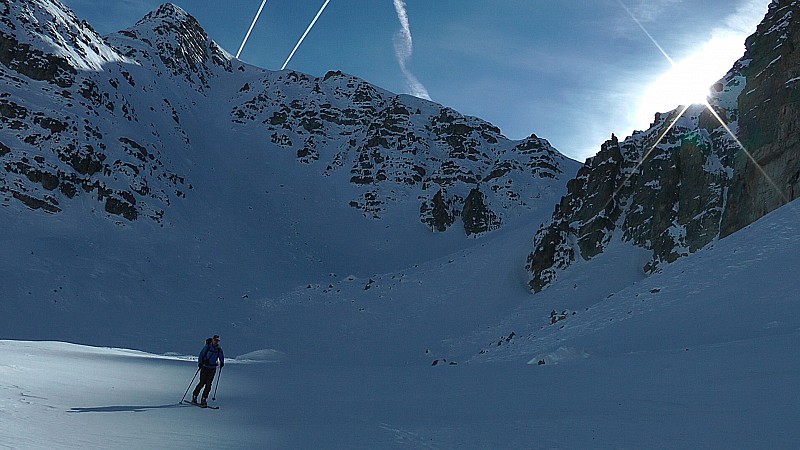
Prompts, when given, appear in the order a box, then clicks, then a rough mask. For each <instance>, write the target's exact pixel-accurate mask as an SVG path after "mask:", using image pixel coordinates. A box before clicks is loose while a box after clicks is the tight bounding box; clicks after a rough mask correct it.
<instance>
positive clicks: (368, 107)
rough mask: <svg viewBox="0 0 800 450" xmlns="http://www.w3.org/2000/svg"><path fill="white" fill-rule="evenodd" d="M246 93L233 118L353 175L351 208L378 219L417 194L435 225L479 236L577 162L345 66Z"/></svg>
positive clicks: (287, 76)
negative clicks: (377, 84) (458, 224)
mask: <svg viewBox="0 0 800 450" xmlns="http://www.w3.org/2000/svg"><path fill="white" fill-rule="evenodd" d="M238 96H239V97H238V98H237V100H236V101H237V102H238V104H237V105H235V106H234V107H233V109H232V113H231V118H232V120H233V122H235V123H237V124H241V125H246V126H255V125H258V126H260V127H265V129H266V130H267V133H268V134H269V135H270V136H271V142H272V143H273V144H275V145H276V146H277V147H280V148H283V149H285V150H286V151H287V152H289V153H291V154H294V155H296V157H297V160H298V161H299V162H301V163H304V164H307V165H309V166H311V167H312V168H313V167H317V166H319V167H320V168H321V170H322V175H323V176H326V177H336V176H346V177H347V179H348V180H349V182H350V184H351V185H352V186H353V187H355V189H356V192H357V194H356V195H355V196H354V198H352V199H351V200H350V201H349V204H350V206H352V207H353V208H356V209H358V210H360V211H361V212H362V214H363V215H364V216H366V217H370V218H380V217H382V215H383V214H385V213H386V212H387V211H388V210H390V209H392V205H393V204H396V203H399V202H403V201H406V200H405V199H409V198H416V201H417V202H418V205H419V211H420V217H419V220H420V221H421V222H422V223H424V224H426V225H427V226H428V227H430V229H431V230H433V231H437V232H442V231H446V230H447V229H449V228H450V226H452V225H453V224H454V223H456V221H458V220H459V219H461V221H462V222H463V223H464V230H465V232H466V233H467V234H470V235H471V234H480V233H484V232H486V231H491V230H493V229H496V228H498V227H500V226H501V224H502V223H503V222H504V220H505V219H506V218H507V216H508V214H509V211H511V210H514V209H518V210H526V209H533V208H536V207H537V204H538V203H540V202H541V201H540V200H539V199H540V198H542V196H543V195H544V196H547V195H549V194H548V192H551V191H553V190H557V189H560V186H563V181H561V180H563V179H565V178H566V177H565V176H563V174H564V173H574V172H572V171H574V170H575V169H576V168H577V164H575V163H574V162H573V161H570V160H568V159H566V158H564V157H563V156H562V155H561V154H559V153H558V152H557V151H556V150H555V149H554V148H553V147H552V146H550V144H549V143H548V142H547V141H545V140H543V139H540V138H538V137H537V136H531V137H529V138H527V139H525V140H523V141H516V142H515V141H510V140H509V139H507V138H506V137H505V136H503V135H502V134H501V133H500V130H499V129H497V128H496V127H494V126H493V125H491V124H489V123H487V122H485V121H482V120H480V119H477V118H474V117H465V116H463V115H461V114H459V113H457V112H456V111H453V110H452V109H449V108H445V107H442V106H440V105H437V104H434V103H431V102H428V101H424V100H420V99H417V98H413V97H409V96H402V95H401V96H398V95H395V94H392V93H390V92H387V91H384V90H382V89H379V88H376V87H374V86H371V85H369V84H367V83H365V82H363V81H362V80H359V79H358V78H356V77H352V76H349V75H346V74H343V73H341V72H328V73H327V74H326V75H325V76H324V77H322V78H314V77H310V76H308V75H304V74H300V73H297V72H287V73H278V74H275V76H269V77H264V78H263V79H262V80H261V82H260V84H253V83H247V84H246V85H243V86H242V87H241V88H240V89H239V90H238ZM556 186H559V187H558V188H557V187H556ZM472 192H476V193H474V194H471V193H472ZM478 193H480V194H481V195H480V196H478ZM470 195H472V197H471V198H470ZM468 199H469V202H470V205H469V206H468V205H467V203H468ZM465 211H468V212H469V215H468V216H466V217H465V216H464V213H465ZM511 214H512V215H513V214H514V213H511ZM466 221H472V222H471V224H469V225H468V224H467V223H466ZM478 223H480V225H479V224H478Z"/></svg>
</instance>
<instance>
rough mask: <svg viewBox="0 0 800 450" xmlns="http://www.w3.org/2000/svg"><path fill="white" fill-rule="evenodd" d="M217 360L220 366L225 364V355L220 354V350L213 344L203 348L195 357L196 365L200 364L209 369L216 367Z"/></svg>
mask: <svg viewBox="0 0 800 450" xmlns="http://www.w3.org/2000/svg"><path fill="white" fill-rule="evenodd" d="M217 360H219V362H220V364H223V365H224V364H225V355H223V354H222V348H220V346H219V345H214V344H208V345H206V346H205V347H203V350H201V351H200V355H199V356H198V357H197V363H198V364H200V363H202V364H203V367H208V368H209V369H212V368H216V367H217Z"/></svg>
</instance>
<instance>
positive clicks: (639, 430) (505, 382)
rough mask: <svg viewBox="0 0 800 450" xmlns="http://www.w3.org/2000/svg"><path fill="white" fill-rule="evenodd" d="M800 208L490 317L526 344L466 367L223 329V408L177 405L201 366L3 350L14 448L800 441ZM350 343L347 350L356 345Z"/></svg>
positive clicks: (53, 347)
mask: <svg viewBox="0 0 800 450" xmlns="http://www.w3.org/2000/svg"><path fill="white" fill-rule="evenodd" d="M797 207H798V204H797V203H796V202H795V203H792V204H790V205H788V206H786V207H784V208H781V209H779V210H777V211H775V212H773V213H771V214H769V215H768V216H766V217H765V218H763V219H762V220H760V221H758V222H756V223H755V224H753V225H751V226H750V227H748V228H746V229H745V230H743V231H741V232H739V233H736V234H734V235H732V236H730V237H728V238H726V239H724V240H722V241H719V242H718V243H716V244H715V245H714V246H713V247H712V248H709V249H706V250H703V251H701V252H698V253H697V254H694V255H692V256H689V257H687V258H685V259H682V260H680V261H678V262H676V263H674V264H672V265H669V266H667V267H666V268H665V269H664V271H663V272H662V273H659V274H656V275H653V276H651V277H650V278H648V279H646V280H643V281H639V282H637V283H635V284H632V285H630V286H629V287H627V288H625V289H621V290H619V291H618V292H616V293H614V295H612V296H607V295H606V294H605V292H603V291H602V290H596V291H595V290H593V289H592V290H589V289H582V287H581V285H587V286H588V285H592V286H595V287H598V286H601V285H606V286H609V285H610V284H613V283H614V282H620V281H621V280H617V281H613V280H612V282H609V281H608V280H605V279H604V280H598V278H597V276H596V275H595V276H594V277H591V276H589V275H586V276H585V277H584V278H583V279H581V280H580V281H579V280H577V279H576V280H575V281H576V283H575V284H578V287H577V288H575V287H574V286H575V284H573V286H571V289H573V290H574V291H578V292H580V294H576V295H573V296H572V300H571V301H570V302H565V303H562V304H564V305H565V306H569V307H571V308H572V310H575V314H574V315H571V314H569V315H568V317H567V318H566V319H564V320H561V321H559V322H557V323H556V324H555V325H548V324H549V322H547V319H548V317H549V316H548V314H546V313H544V314H543V315H542V316H540V319H541V320H538V321H537V319H536V317H537V316H536V315H535V314H533V315H531V313H532V312H535V311H537V308H538V309H539V310H541V311H542V312H544V311H545V309H546V308H545V306H544V304H547V303H552V302H554V298H550V299H546V300H545V299H543V298H542V297H541V296H536V297H535V298H536V301H533V302H531V301H530V299H528V305H527V306H525V307H519V311H517V313H510V314H508V315H507V316H506V317H505V319H504V320H498V321H496V320H495V319H494V318H493V317H491V316H486V318H485V320H484V321H482V323H481V325H480V326H478V327H477V328H478V329H480V330H479V331H481V332H482V330H484V329H492V330H493V329H495V328H496V327H493V325H497V324H498V323H500V324H501V325H500V326H505V327H512V328H513V329H514V330H515V331H516V333H515V335H516V336H515V337H513V338H512V339H511V340H510V341H503V342H504V344H503V345H501V346H500V347H496V348H495V349H494V350H492V351H489V352H485V353H483V354H481V353H480V352H479V348H478V347H472V346H471V345H467V344H466V343H468V342H472V341H474V339H473V340H470V339H467V340H465V341H464V343H465V344H464V345H462V346H460V347H459V346H456V347H458V348H460V349H461V350H462V353H461V354H460V355H461V356H462V357H464V360H463V361H459V363H458V364H457V365H449V364H437V365H436V366H431V365H430V363H427V364H407V362H406V361H401V360H399V359H398V360H396V361H394V363H392V364H390V363H388V362H387V363H384V364H377V363H376V364H371V365H369V364H364V365H358V364H356V365H353V364H350V362H349V361H347V360H346V359H345V360H344V361H342V362H341V363H336V362H335V359H334V358H332V359H331V360H330V361H326V362H317V363H315V362H314V361H299V360H292V359H289V358H279V357H275V356H276V355H275V354H274V353H272V352H269V351H263V352H255V353H250V354H249V355H242V356H241V357H239V358H238V359H236V360H231V358H230V356H233V355H237V349H236V348H235V347H232V346H226V345H225V344H226V343H225V337H224V336H223V347H224V348H225V349H226V350H227V352H228V355H229V361H228V363H229V364H227V365H226V368H225V369H223V372H222V374H221V377H220V378H219V379H218V384H217V387H218V391H217V400H216V402H215V403H216V404H218V405H220V406H221V409H220V410H217V411H210V410H201V409H199V408H195V407H191V406H181V405H180V404H179V401H180V400H181V395H182V394H183V392H184V391H185V390H186V388H187V387H188V386H189V382H190V380H191V376H192V374H193V373H194V371H195V370H196V367H195V364H194V361H192V360H191V359H192V358H191V357H183V356H169V355H165V356H164V355H154V354H148V353H142V352H139V351H131V350H120V349H109V348H92V347H84V346H76V345H73V344H65V343H58V342H28V341H16V340H15V341H10V340H6V341H0V347H2V353H3V355H4V357H3V358H2V362H0V379H1V380H2V382H0V413H2V416H3V420H2V422H0V436H3V441H2V444H0V446H3V448H74V447H76V446H84V447H90V448H91V447H94V448H131V447H136V448H237V449H240V448H787V449H788V448H797V446H798V444H799V443H800V427H799V426H798V425H800V418H799V417H798V416H797V411H796V410H797V401H798V399H800V386H799V385H798V384H797V382H796V381H797V379H798V377H800V360H798V359H797V358H796V357H794V352H795V349H796V348H798V345H800V307H799V306H798V303H797V302H796V294H797V289H798V281H797V280H798V279H797V266H798V256H797V255H799V254H800V248H799V247H800V242H798V240H797V239H796V235H797V232H798V225H797V224H798V223H799V222H798V220H797V219H798V217H800V212H799V211H798V209H797ZM497 248H498V249H500V250H499V251H502V246H499V247H497ZM487 252H488V250H487ZM620 253H624V251H623V250H620ZM487 256H488V255H487ZM494 256H497V255H496V254H495V255H494ZM471 260H474V258H464V259H463V260H459V259H458V258H453V261H452V262H450V260H449V259H448V260H447V261H442V262H441V263H440V266H439V267H440V268H441V270H440V271H438V272H437V271H435V270H434V271H430V272H429V273H430V274H431V276H430V278H424V277H420V278H419V279H417V281H419V280H422V281H424V282H431V283H432V282H433V280H435V281H436V283H437V285H438V286H439V287H441V288H446V287H450V286H457V285H458V284H459V280H460V279H459V278H457V277H458V276H459V267H461V269H463V268H464V267H465V266H469V264H468V263H467V261H471ZM590 264H591V265H594V266H599V265H601V264H603V261H602V260H601V259H595V260H592V262H591V263H587V266H588V265H590ZM580 270H581V269H580V268H579V269H578V270H577V271H576V273H578V272H579V271H580ZM589 273H594V274H597V273H602V272H600V271H599V270H598V267H587V271H586V274H589ZM452 274H455V276H456V278H455V279H454V278H451V277H450V276H451V275H452ZM406 277H410V276H409V275H406ZM384 281H385V280H384ZM376 283H377V281H376ZM408 284H409V285H412V284H413V283H408ZM559 285H564V283H560V284H559ZM473 286H475V285H473ZM549 291H551V290H548V292H549ZM552 291H555V290H552ZM520 295H522V294H520ZM462 300H463V301H465V302H467V301H468V300H466V299H465V298H463V297H462ZM534 303H540V304H541V305H540V306H538V307H536V306H533V304H534ZM578 305H580V306H581V307H582V308H581V309H578V308H577V306H578ZM387 308H388V307H387ZM434 311H435V309H434ZM442 312H443V311H436V312H435V314H442ZM394 313H396V316H397V317H402V316H403V314H402V312H401V311H394ZM438 319H439V320H441V321H442V322H445V321H446V315H440V316H439V317H438ZM545 322H546V323H545ZM41 325H42V326H43V327H45V326H46V323H42V324H41ZM562 325H563V328H562ZM517 327H521V328H517ZM542 327H543V328H544V329H542ZM98 331H99V332H106V333H109V334H111V333H112V332H113V330H111V329H101V330H98ZM415 331H416V330H415V329H411V330H409V331H408V334H414V333H415ZM181 332H182V331H181ZM176 333H179V331H176ZM487 333H489V332H487ZM329 338H330V339H336V338H335V336H333V335H332V336H329ZM340 339H341V340H342V341H338V342H337V341H334V342H331V343H329V345H330V346H331V348H332V349H334V348H335V347H337V345H339V346H341V347H349V346H350V345H351V344H350V343H349V342H346V341H347V339H348V337H347V336H343V337H341V338H340ZM401 339H402V338H401ZM487 344H488V343H487ZM197 347H198V349H199V343H198V346H197ZM451 348H454V347H451ZM469 354H472V355H473V357H472V359H468V358H467V356H468V355H469ZM539 361H544V362H545V364H538V362H539ZM526 362H531V364H525V363H526ZM206 415H211V417H208V416H206Z"/></svg>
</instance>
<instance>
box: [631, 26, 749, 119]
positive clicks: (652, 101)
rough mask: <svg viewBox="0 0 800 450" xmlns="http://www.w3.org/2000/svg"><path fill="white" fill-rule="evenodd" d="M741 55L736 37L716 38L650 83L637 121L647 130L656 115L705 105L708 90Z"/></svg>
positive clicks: (740, 46)
mask: <svg viewBox="0 0 800 450" xmlns="http://www.w3.org/2000/svg"><path fill="white" fill-rule="evenodd" d="M743 53H744V45H743V44H742V40H741V37H739V36H727V37H723V36H718V37H715V38H714V39H712V40H710V41H709V42H707V43H706V44H705V45H703V46H702V47H701V48H699V49H698V50H697V51H696V52H695V53H693V54H691V55H690V56H688V57H686V58H684V59H682V60H680V61H676V62H674V63H672V67H671V68H670V69H669V70H668V71H667V72H666V73H664V74H662V75H661V76H659V77H658V78H657V79H656V80H655V81H654V82H653V83H651V84H650V85H649V86H648V87H647V89H646V90H645V92H644V94H643V95H642V97H641V99H640V101H639V107H638V111H639V113H638V121H639V124H640V126H647V125H649V123H650V122H651V121H652V120H653V114H654V113H656V112H667V111H671V110H673V109H675V108H677V107H678V106H680V105H690V104H693V103H701V104H702V103H705V102H706V98H707V97H708V95H709V90H710V88H711V86H713V85H714V83H716V82H717V81H719V80H720V79H721V78H722V77H723V76H724V75H725V73H727V71H728V70H729V69H730V68H731V66H732V65H733V61H736V60H737V59H739V58H740V57H741V56H742V54H743Z"/></svg>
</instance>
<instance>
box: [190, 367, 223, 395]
mask: <svg viewBox="0 0 800 450" xmlns="http://www.w3.org/2000/svg"><path fill="white" fill-rule="evenodd" d="M216 373H217V368H216V367H203V368H202V369H200V382H199V383H197V387H195V388H194V393H193V395H194V396H195V397H197V394H199V393H200V389H202V388H203V385H205V386H206V388H205V389H204V390H203V398H208V394H209V392H211V384H212V383H213V382H214V375H215V374H216Z"/></svg>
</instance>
